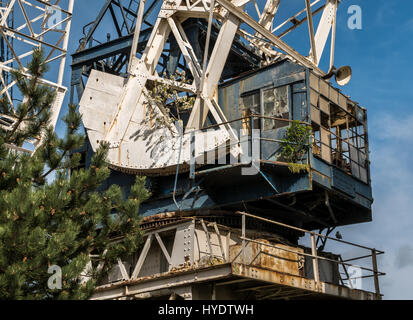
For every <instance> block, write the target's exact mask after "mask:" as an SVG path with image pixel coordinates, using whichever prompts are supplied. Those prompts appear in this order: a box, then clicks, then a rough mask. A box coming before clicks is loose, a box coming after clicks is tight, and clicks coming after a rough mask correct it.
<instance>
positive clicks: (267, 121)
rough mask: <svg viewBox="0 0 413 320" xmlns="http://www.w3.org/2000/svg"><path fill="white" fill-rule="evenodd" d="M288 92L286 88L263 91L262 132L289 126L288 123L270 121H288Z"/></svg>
mask: <svg viewBox="0 0 413 320" xmlns="http://www.w3.org/2000/svg"><path fill="white" fill-rule="evenodd" d="M288 91H289V90H288V86H283V87H278V88H271V89H267V90H264V92H263V108H264V110H263V111H264V131H268V130H274V129H278V128H282V127H286V126H288V125H289V123H288V121H282V120H275V119H271V118H277V119H286V120H289V119H290V106H289V97H288Z"/></svg>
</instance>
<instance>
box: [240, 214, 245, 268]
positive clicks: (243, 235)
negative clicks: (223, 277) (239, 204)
mask: <svg viewBox="0 0 413 320" xmlns="http://www.w3.org/2000/svg"><path fill="white" fill-rule="evenodd" d="M241 259H242V264H244V263H245V214H243V215H242V252H241Z"/></svg>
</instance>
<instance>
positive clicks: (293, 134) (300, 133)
mask: <svg viewBox="0 0 413 320" xmlns="http://www.w3.org/2000/svg"><path fill="white" fill-rule="evenodd" d="M312 132H313V131H312V129H311V127H310V126H308V125H305V124H302V123H301V122H300V121H297V120H295V121H293V122H292V123H291V125H290V126H289V127H288V128H287V132H286V134H285V137H284V139H282V140H281V142H280V144H281V146H282V150H281V154H280V158H281V160H283V161H285V162H287V163H288V168H289V170H290V171H291V172H292V173H300V172H302V171H307V172H309V171H310V168H309V165H308V164H307V163H302V162H303V161H304V160H305V155H306V154H307V152H308V150H309V148H310V145H311V143H310V138H311V135H312Z"/></svg>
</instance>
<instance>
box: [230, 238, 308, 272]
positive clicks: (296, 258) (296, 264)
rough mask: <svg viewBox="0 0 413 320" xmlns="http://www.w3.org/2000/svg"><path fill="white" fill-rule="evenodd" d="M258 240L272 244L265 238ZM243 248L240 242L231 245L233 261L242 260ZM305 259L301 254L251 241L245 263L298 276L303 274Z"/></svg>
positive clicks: (238, 261)
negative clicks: (241, 252)
mask: <svg viewBox="0 0 413 320" xmlns="http://www.w3.org/2000/svg"><path fill="white" fill-rule="evenodd" d="M258 241H259V242H262V243H268V244H270V242H269V241H268V240H265V239H259V240H258ZM276 245H277V246H278V247H280V248H286V249H289V250H291V251H293V250H295V251H302V252H304V250H303V249H301V248H294V247H290V246H287V245H283V244H278V243H277V244H276ZM241 249H242V247H241V245H239V244H238V245H234V246H231V248H230V260H231V261H233V262H236V263H240V262H241V258H240V257H239V252H240V251H241ZM303 259H304V257H303V256H300V255H299V254H296V253H293V252H288V251H285V250H281V249H277V248H273V247H269V246H265V245H264V244H258V243H249V244H248V245H247V246H246V248H245V264H247V265H251V266H256V267H262V268H265V269H269V270H273V271H278V272H282V273H286V274H291V275H296V276H300V275H303V266H304V265H303V263H304V262H303Z"/></svg>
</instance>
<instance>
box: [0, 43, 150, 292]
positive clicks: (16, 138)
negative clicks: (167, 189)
mask: <svg viewBox="0 0 413 320" xmlns="http://www.w3.org/2000/svg"><path fill="white" fill-rule="evenodd" d="M42 61H43V55H42V53H41V52H40V51H35V53H34V59H33V61H32V62H31V63H30V64H29V66H28V68H29V72H30V74H31V75H32V76H33V78H32V79H30V80H26V79H25V78H23V77H22V76H21V75H19V74H15V79H16V80H17V81H18V85H19V88H20V89H21V90H22V92H23V93H25V94H26V96H27V99H26V100H25V102H23V103H21V104H20V105H19V106H18V107H17V109H16V110H15V111H14V112H13V110H11V109H12V108H11V107H10V106H8V105H7V103H6V102H5V99H3V100H2V104H1V105H2V112H3V111H8V114H10V115H15V117H16V118H17V122H19V123H20V124H23V123H24V125H15V126H13V128H12V130H8V131H6V130H2V129H0V243H1V246H0V299H86V298H88V297H89V296H90V295H91V293H92V291H93V290H94V288H95V286H96V284H97V283H98V282H99V281H100V280H101V279H102V277H103V276H104V275H105V274H106V273H107V272H108V270H110V269H111V268H112V266H113V265H114V263H116V260H117V258H118V257H119V256H121V255H129V254H131V253H132V252H136V250H137V248H138V246H139V245H140V242H141V239H142V235H141V232H140V229H139V223H140V218H139V216H138V208H139V205H140V203H141V202H142V201H144V200H146V199H147V198H148V196H149V194H148V191H147V190H146V189H145V179H144V178H140V177H138V178H136V183H135V185H134V186H133V187H132V189H131V192H130V196H129V198H128V199H126V200H125V199H124V195H123V194H122V191H121V189H120V188H119V187H118V186H111V187H110V188H109V189H107V190H102V188H101V186H102V183H103V182H105V180H106V179H107V178H108V177H109V174H110V171H109V169H108V167H107V165H106V163H105V158H106V155H107V152H108V146H107V145H104V144H102V145H101V147H100V148H99V149H98V150H97V152H96V154H95V155H94V157H93V159H92V163H91V166H90V167H89V168H88V169H80V170H72V169H74V168H76V167H78V165H79V161H80V154H76V153H74V152H75V150H76V149H78V148H79V147H81V146H82V145H83V143H84V136H83V135H81V134H79V127H80V125H81V116H80V115H79V113H78V112H77V111H76V107H75V106H70V107H69V112H68V114H67V115H66V116H65V117H64V119H63V121H64V123H65V124H66V134H65V137H64V138H63V139H61V138H59V137H58V136H57V135H56V134H55V133H54V131H53V129H52V128H51V127H47V124H48V120H49V118H50V111H49V110H50V107H51V103H52V101H53V97H54V93H53V91H52V90H51V89H49V88H47V87H44V86H42V85H40V84H39V82H38V78H39V77H41V76H42V74H43V73H44V72H45V68H44V66H43V64H42ZM42 134H44V140H43V143H42V144H41V145H40V146H39V147H38V148H37V150H36V152H35V153H34V154H33V155H32V156H31V155H29V154H23V153H18V152H13V151H11V150H9V149H8V148H7V145H6V143H7V144H9V145H10V144H13V145H15V146H19V145H21V144H22V143H23V141H25V140H27V139H31V138H38V137H40V136H41V135H42ZM69 154H71V156H70V157H69V156H68V155H69ZM68 170H72V173H71V175H70V177H68V174H67V173H68ZM50 175H53V178H52V179H47V177H48V176H50ZM50 181H51V182H50ZM113 237H116V238H117V239H123V240H122V241H120V242H116V243H114V242H113V241H112V239H113ZM90 253H93V255H94V256H96V257H97V258H96V260H94V261H92V262H93V266H94V267H96V264H97V263H98V262H104V267H103V269H102V270H101V271H100V272H97V271H92V270H88V269H87V268H86V266H87V265H88V263H89V262H90V258H89V254H90ZM51 265H57V266H60V267H61V268H62V276H63V288H62V290H51V289H49V288H48V286H47V281H48V279H49V277H50V276H51V274H48V273H47V271H48V268H49V266H51ZM94 269H96V268H94ZM86 271H87V272H86ZM81 275H84V276H89V277H90V278H89V280H88V281H86V282H83V283H82V282H81V281H80V280H81V277H80V276H81Z"/></svg>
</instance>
